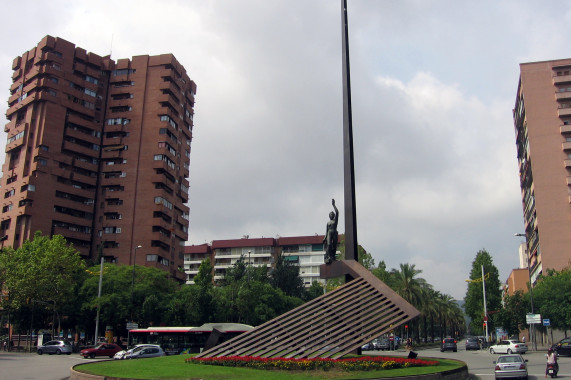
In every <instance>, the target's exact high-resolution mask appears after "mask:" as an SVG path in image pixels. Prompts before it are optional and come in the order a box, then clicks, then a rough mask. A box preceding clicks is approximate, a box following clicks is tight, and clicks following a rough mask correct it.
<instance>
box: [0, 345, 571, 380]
mask: <svg viewBox="0 0 571 380" xmlns="http://www.w3.org/2000/svg"><path fill="white" fill-rule="evenodd" d="M415 352H417V353H418V358H419V359H421V358H423V357H424V358H427V357H433V358H449V359H458V360H462V361H464V362H465V363H466V364H468V371H469V372H470V374H472V375H475V376H477V377H478V378H480V379H482V380H492V379H493V378H494V364H493V361H494V360H495V358H497V357H498V356H499V355H497V354H495V355H492V354H490V353H489V352H488V351H465V350H464V348H463V346H462V347H461V346H459V347H458V352H450V351H447V352H440V350H439V349H426V350H415ZM364 354H374V355H398V356H404V355H406V352H405V351H403V350H400V351H397V352H389V351H365V352H364ZM523 357H524V359H528V363H527V364H528V372H529V375H530V376H529V378H530V380H537V379H544V378H545V362H546V359H545V351H540V352H528V353H527V354H525V355H523ZM98 360H99V359H98ZM92 361H93V360H92V359H84V358H83V357H81V356H79V354H71V355H59V356H58V355H41V356H40V355H37V354H35V353H34V354H22V353H11V352H4V351H0V380H63V379H67V378H68V377H69V370H70V368H71V367H73V366H74V365H76V364H79V363H84V362H92ZM558 377H559V378H567V379H569V380H571V357H560V358H559V376H558Z"/></svg>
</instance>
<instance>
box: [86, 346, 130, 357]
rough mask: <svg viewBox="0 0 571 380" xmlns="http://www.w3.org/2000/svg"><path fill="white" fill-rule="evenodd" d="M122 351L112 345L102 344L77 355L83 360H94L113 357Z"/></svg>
mask: <svg viewBox="0 0 571 380" xmlns="http://www.w3.org/2000/svg"><path fill="white" fill-rule="evenodd" d="M122 350H123V349H122V348H121V347H119V346H118V345H116V344H114V343H102V344H100V345H98V346H95V347H94V348H86V349H84V350H81V352H80V353H79V354H80V355H81V356H83V357H84V358H86V359H87V358H91V359H93V358H95V357H96V356H109V357H110V358H112V357H113V355H115V354H116V353H117V352H119V351H122Z"/></svg>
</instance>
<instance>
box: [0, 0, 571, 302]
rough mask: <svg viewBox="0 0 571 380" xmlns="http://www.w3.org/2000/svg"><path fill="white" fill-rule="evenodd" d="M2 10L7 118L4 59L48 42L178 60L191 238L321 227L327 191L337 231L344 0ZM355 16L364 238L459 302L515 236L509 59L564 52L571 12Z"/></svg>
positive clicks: (377, 3)
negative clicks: (186, 91)
mask: <svg viewBox="0 0 571 380" xmlns="http://www.w3.org/2000/svg"><path fill="white" fill-rule="evenodd" d="M0 11H1V12H0V14H1V16H0V19H1V22H0V31H1V32H2V33H1V35H3V36H4V37H3V39H2V40H3V41H2V49H1V50H0V90H1V91H3V93H4V96H3V97H4V99H5V100H4V101H2V102H0V113H2V114H5V112H6V107H7V99H8V96H9V88H10V84H11V76H12V70H11V65H12V60H13V59H14V58H15V57H17V56H19V55H21V54H23V53H24V52H26V51H27V50H30V49H32V48H33V47H34V46H36V45H37V44H38V42H39V41H40V40H41V39H42V38H43V37H44V36H45V35H52V36H54V37H61V38H63V39H66V40H68V41H70V42H73V43H75V44H76V46H79V47H82V48H84V49H85V50H87V51H89V52H93V53H95V54H98V55H101V56H105V55H108V54H111V58H113V59H115V60H117V59H120V58H131V57H133V56H137V55H156V54H163V53H173V54H174V55H175V57H176V58H177V59H178V61H179V62H180V63H181V64H182V65H183V66H184V67H185V68H186V70H187V73H188V74H189V77H190V78H191V79H193V80H194V81H195V82H196V84H197V87H198V90H197V95H196V104H195V117H194V121H195V125H194V132H193V141H192V153H191V167H190V178H189V181H190V197H189V198H190V201H189V207H190V228H189V242H188V243H189V244H203V243H205V242H211V241H212V240H222V239H239V238H242V237H243V236H244V235H249V236H250V237H251V238H256V237H276V236H307V235H314V234H324V233H325V225H326V222H327V220H328V214H329V212H330V211H331V210H332V207H331V199H333V198H334V199H335V200H336V203H337V205H338V207H339V210H340V211H341V213H342V215H341V216H340V221H339V231H340V232H343V231H344V222H343V219H344V215H343V212H344V205H343V191H344V190H343V135H342V131H343V110H342V86H343V82H342V71H341V70H342V66H341V0H241V1H237V0H179V1H177V0H160V1H152V0H123V1H108V0H102V1H97V2H93V1H77V0H74V1H70V0H51V1H49V2H46V1H39V0H38V1H34V0H29V1H26V2H23V3H18V2H7V1H4V2H2V3H1V4H0ZM348 18H349V22H348V23H349V50H350V62H351V87H352V105H353V108H352V112H353V136H354V151H355V180H356V191H355V193H356V210H357V236H358V242H359V244H361V245H362V246H363V247H364V248H365V249H366V250H367V251H368V252H369V253H370V254H371V255H372V257H373V258H374V259H375V263H379V262H380V261H384V262H385V263H386V265H387V268H388V269H391V268H398V267H399V264H401V263H409V264H414V265H415V267H416V268H417V269H419V270H421V271H422V272H421V273H420V274H419V276H420V277H422V278H424V279H426V281H427V282H428V283H430V284H431V285H432V286H433V287H434V288H435V289H436V290H438V291H440V292H442V293H446V294H449V295H451V296H452V297H454V298H456V299H462V298H463V297H464V296H465V294H466V288H467V283H466V282H465V279H467V278H468V277H469V272H470V270H471V267H472V262H473V260H474V258H475V256H476V254H477V252H478V251H479V250H481V249H485V250H486V251H488V252H489V253H490V254H491V256H492V258H493V261H494V264H495V265H496V266H497V267H498V269H499V272H500V281H502V282H503V281H505V280H506V279H507V276H508V275H509V273H510V271H511V270H512V269H513V268H517V267H518V265H519V260H518V246H519V244H520V243H521V240H520V238H516V237H514V233H521V232H523V228H524V227H523V217H522V208H521V197H520V190H519V182H518V174H517V159H516V151H515V138H514V128H513V120H512V108H513V106H514V103H515V94H516V90H517V85H518V78H519V64H520V63H523V62H532V61H543V60H551V59H560V58H568V57H569V56H571V54H570V53H569V52H571V39H569V38H568V36H567V34H566V33H564V31H565V25H569V24H571V8H570V7H569V6H568V2H566V1H560V0H554V1H549V2H545V1H530V0H503V1H497V0H482V1H477V2H476V1H458V0H399V1H396V0H391V1H389V0H348ZM5 141H6V135H5V134H3V135H2V136H0V144H5ZM0 160H1V161H2V162H3V153H0Z"/></svg>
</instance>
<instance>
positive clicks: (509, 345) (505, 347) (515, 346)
mask: <svg viewBox="0 0 571 380" xmlns="http://www.w3.org/2000/svg"><path fill="white" fill-rule="evenodd" d="M526 352H527V344H525V343H523V342H520V341H519V340H516V339H509V340H500V341H499V342H498V343H496V344H494V345H493V346H491V347H490V354H525V353H526Z"/></svg>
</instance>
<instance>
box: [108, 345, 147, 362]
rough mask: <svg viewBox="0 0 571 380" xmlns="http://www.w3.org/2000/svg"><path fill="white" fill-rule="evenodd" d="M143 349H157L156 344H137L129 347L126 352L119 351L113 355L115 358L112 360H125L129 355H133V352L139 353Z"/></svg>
mask: <svg viewBox="0 0 571 380" xmlns="http://www.w3.org/2000/svg"><path fill="white" fill-rule="evenodd" d="M144 347H157V345H156V344H137V345H136V346H134V347H131V348H130V349H128V350H123V351H119V352H117V353H116V354H115V356H113V359H115V360H121V359H126V358H127V356H128V355H131V354H132V353H133V351H139V350H142V349H143V348H144Z"/></svg>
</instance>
